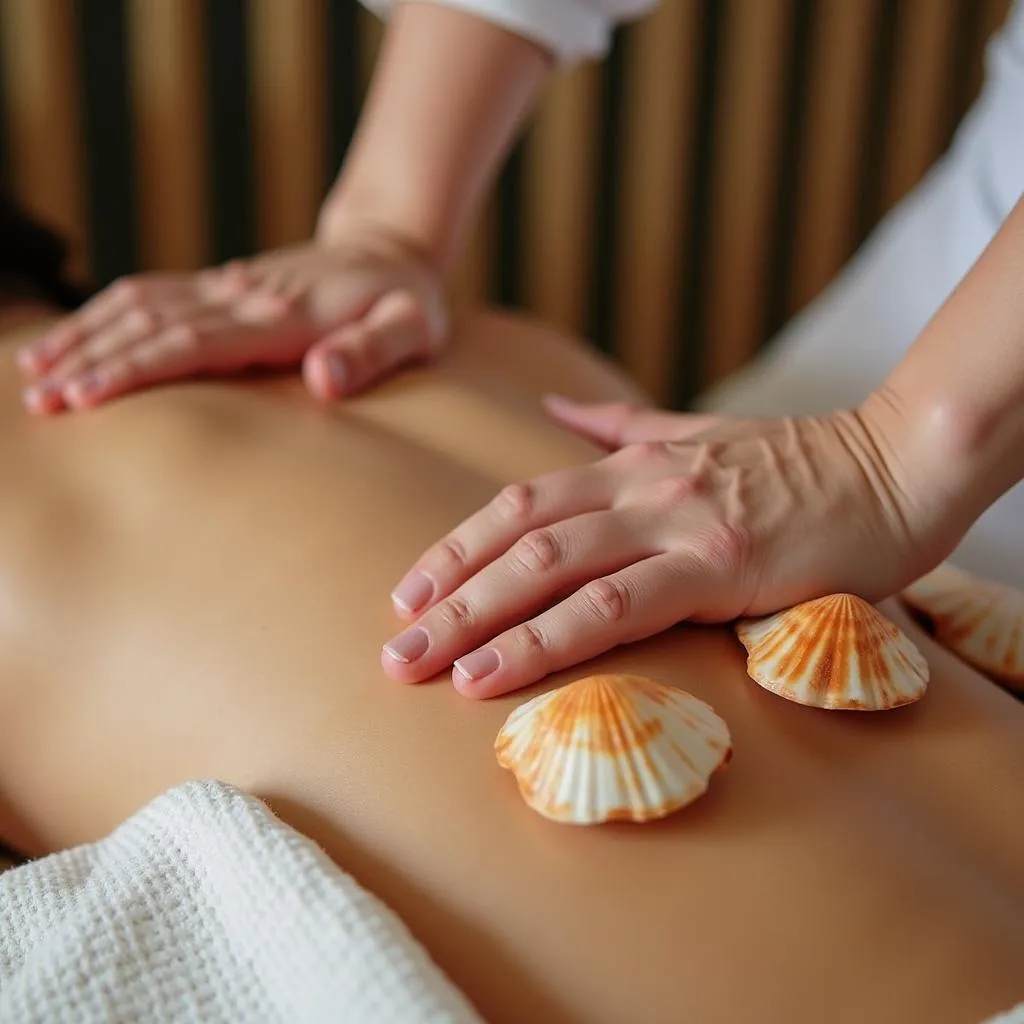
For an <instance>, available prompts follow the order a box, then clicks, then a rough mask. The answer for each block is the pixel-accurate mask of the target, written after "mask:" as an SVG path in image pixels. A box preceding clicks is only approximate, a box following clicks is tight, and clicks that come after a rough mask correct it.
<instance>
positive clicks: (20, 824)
mask: <svg viewBox="0 0 1024 1024" xmlns="http://www.w3.org/2000/svg"><path fill="white" fill-rule="evenodd" d="M549 388H551V389H555V388H557V389H561V390H563V391H565V392H568V393H570V394H574V395H575V396H576V397H579V398H581V399H610V398H617V397H622V396H628V395H629V391H628V388H627V387H626V386H625V385H624V384H623V383H622V382H621V381H620V380H618V379H617V378H616V377H615V376H614V375H613V374H612V373H611V372H610V371H609V370H607V369H606V368H604V367H602V366H600V365H598V364H597V363H596V362H594V361H593V360H591V359H590V358H589V357H588V356H586V355H585V354H584V353H583V352H582V351H581V350H578V349H574V348H570V347H568V346H566V345H565V344H564V343H563V342H561V341H560V340H558V339H557V338H554V337H552V336H551V335H549V334H547V333H545V332H542V331H539V330H538V329H536V328H530V327H526V326H524V325H521V324H518V323H516V322H515V321H505V320H499V319H497V318H484V319H480V320H477V321H475V322H474V323H472V324H471V325H470V326H469V327H468V328H467V332H466V333H465V334H464V335H463V344H462V345H461V346H459V347H458V349H457V351H456V352H455V353H454V354H453V355H452V356H451V357H450V358H449V360H448V361H447V362H446V363H444V364H442V365H441V366H440V367H438V368H436V369H432V370H424V371H419V372H416V373H412V374H409V375H406V376H405V377H403V378H402V379H399V380H397V381H395V382H393V383H392V384H390V385H388V386H387V387H385V388H384V389H382V390H381V391H379V392H374V393H373V394H372V395H368V396H366V397H365V398H363V399H360V400H358V401H357V402H355V403H353V404H351V405H348V406H345V407H344V408H339V409H334V410H330V411H325V410H322V409H318V408H315V407H314V406H313V405H312V404H311V403H309V402H308V401H307V400H306V399H305V397H304V396H303V394H302V392H301V388H300V387H299V385H298V383H297V382H296V381H294V380H283V381H269V382H258V383H253V382H249V383H234V384H191V385H184V386H180V387H175V388H170V389H165V390H161V391H155V392H152V393H149V394H142V395H136V396H133V397H130V398H128V399H125V400H124V401H121V402H117V403H114V404H112V405H110V406H108V407H105V408H103V409H101V410H99V411H97V412H94V413H90V414H88V415H84V416H74V417H64V418H61V419H58V420H55V421H51V422H37V421H31V420H29V419H28V418H26V417H25V416H23V415H22V414H21V412H20V410H19V409H18V407H17V402H16V398H17V393H16V381H15V376H14V374H13V371H12V370H10V369H8V368H7V366H6V365H5V366H4V368H3V370H2V372H0V459H2V465H3V473H4V476H3V485H2V486H3V488H4V496H3V501H2V502H0V634H2V635H0V639H2V643H3V647H2V649H3V652H4V653H3V658H2V661H0V836H2V837H3V838H5V839H8V840H10V841H13V842H14V843H15V844H17V845H20V846H21V847H22V848H23V849H25V850H26V851H28V852H33V853H36V852H45V851H49V850H53V849H57V848H60V847H63V846H66V845H69V844H72V843H76V842H80V841H83V840H88V839H91V838H95V837H97V836H99V835H101V834H103V833H104V832H105V831H107V830H109V829H110V828H111V827H113V826H114V825H115V824H116V823H117V822H119V821H120V820H122V819H123V818H124V817H125V816H126V815H128V814H129V813H131V812H132V811H133V810H134V809H136V808H137V807H139V806H140V805H141V804H142V803H143V802H145V801H146V800H148V799H149V798H150V797H152V796H154V795H155V794H156V793H158V792H160V791H161V790H163V789H165V788H167V787H168V786H170V785H172V784H174V783H176V782H179V781H182V780H185V779H189V778H198V777H216V778H220V779H223V780H225V781H229V782H233V783H235V784H237V785H239V786H241V787H242V788H244V789H247V790H249V791H251V792H254V793H255V794H257V795H258V796H261V797H263V798H264V799H266V800H268V801H269V802H270V803H271V805H272V806H273V807H274V809H275V810H276V811H277V812H278V813H279V814H281V815H282V817H284V818H285V819H286V820H288V821H289V822H290V823H291V824H293V825H295V826H296V827H297V828H299V829H300V830H301V831H303V832H305V833H307V834H308V835H310V836H312V837H313V838H314V839H316V840H317V841H318V842H320V843H321V844H322V845H323V846H324V847H325V848H326V849H327V851H328V853H329V854H330V855H331V856H332V857H334V859H335V860H337V862H338V863H339V864H340V865H341V866H342V867H344V868H345V869H346V870H349V871H351V872H352V873H353V874H355V875H356V877H357V878H359V879H360V880H361V881H363V882H364V884H366V885H368V886H369V887H370V888H371V889H373V890H374V891H375V892H377V893H378V894H379V895H380V896H381V897H382V898H383V899H384V900H385V901H386V902H388V903H389V904H390V905H391V906H392V907H393V908H394V909H395V910H396V911H397V912H398V913H399V914H400V915H401V916H402V917H403V919H404V920H405V921H406V923H407V924H408V925H409V926H410V927H411V928H412V930H413V931H414V933H415V934H416V935H417V936H418V937H419V938H420V939H421V940H422V941H423V942H424V943H425V944H426V945H427V947H428V949H429V950H430V951H431V953H432V954H433V955H434V957H435V958H436V959H437V960H438V962H439V963H440V964H441V966H442V967H443V968H444V969H445V970H446V971H447V972H448V973H449V975H450V976H451V977H452V978H453V979H454V981H455V982H456V983H457V984H458V985H459V986H460V987H461V988H462V989H463V990H464V991H465V992H466V993H467V994H468V995H469V996H470V998H471V999H472V1000H473V1001H474V1002H475V1003H476V1004H477V1006H478V1007H479V1009H480V1010H481V1012H482V1013H483V1015H484V1016H485V1017H486V1018H487V1019H489V1020H492V1021H503V1020H508V1021H524V1020H529V1021H548V1020H551V1021H558V1020H581V1021H588V1022H589V1021H609V1022H622V1021H630V1022H632V1021H638V1022H640V1021H662V1020H664V1021H670V1020H671V1021H679V1020H692V1021H701V1022H703V1021H720V1020H721V1021H726V1020H728V1021H741V1020H758V1021H764V1022H770V1021H786V1022H803V1021H807V1022H811V1021H813V1022H818V1021H821V1020H828V1021H830V1022H835V1024H842V1022H847V1021H849V1022H851V1024H852V1022H858V1024H859V1022H862V1021H865V1020H872V1021H876V1020H878V1021H880V1020H890V1019H891V1020H893V1021H916V1020H921V1021H924V1020H927V1021H929V1022H943V1021H949V1022H951V1024H953V1022H964V1024H967V1022H972V1021H980V1020H981V1019H982V1018H983V1017H984V1016H986V1015H988V1014H991V1013H994V1012H995V1011H997V1010H999V1009H1001V1008H1005V1007H1006V1006H1007V1005H1010V1004H1012V1003H1013V1002H1015V1001H1016V1000H1018V999H1020V998H1024V971H1022V970H1021V964H1024V813H1022V804H1024V799H1022V797H1021V795H1020V794H1021V792H1022V785H1024V708H1021V707H1020V706H1019V705H1017V704H1016V703H1015V702H1014V701H1012V700H1011V699H1010V698H1009V697H1007V696H1006V695H1005V694H1003V693H1001V692H1000V691H998V690H997V689H996V688H995V687H993V686H991V685H990V684H988V683H987V682H985V681H983V680H981V679H980V678H979V677H977V676H976V675H974V674H973V673H971V672H969V671H967V670H966V669H965V668H963V666H961V665H959V664H958V663H957V662H955V661H954V660H953V659H952V658H950V657H949V656H947V655H946V654H944V653H943V652H942V651H940V650H938V649H937V648H936V647H935V646H934V645H933V644H931V643H930V641H928V639H927V638H926V637H923V636H922V635H921V634H920V633H919V632H918V631H916V630H914V628H913V627H912V626H911V625H910V624H909V623H905V620H903V619H902V618H901V619H900V621H901V623H903V624H904V625H905V627H906V628H907V629H908V631H909V632H911V635H912V636H913V638H914V640H915V641H916V642H917V643H918V644H919V646H920V647H921V649H922V650H923V651H924V652H925V654H926V656H927V657H928V659H929V661H930V662H931V665H932V672H933V683H932V686H931V689H930V691H929V693H928V694H927V696H926V698H925V699H924V701H923V702H922V703H921V704H920V705H918V706H915V707H911V708H907V709H902V710H900V711H898V712H893V713H890V714H885V715H845V714H838V713H824V712H815V711H811V710H809V709H805V708H800V707H797V706H794V705H790V704H787V703H786V702H784V701H781V700H779V699H778V698H776V697H773V696H772V695H770V694H768V693H765V692H764V691H762V690H760V689H759V688H757V687H756V686H755V685H754V684H752V683H751V682H750V680H749V679H747V678H746V675H745V672H744V661H743V653H742V649H741V648H740V647H739V645H738V644H737V643H736V641H735V640H734V638H733V637H732V635H731V632H730V631H729V630H728V629H691V628H680V629H678V630H675V631H673V632H671V633H668V634H665V635H663V636H661V637H658V638H656V639H654V640H651V641H648V642H644V643H642V644H637V645H634V646H632V647H630V648H625V649H621V650H619V651H617V652H615V653H614V654H612V655H609V656H607V657H603V658H600V659H597V660H596V661H595V662H593V663H592V664H589V665H587V666H582V667H580V668H578V669H577V670H575V671H574V672H572V673H567V674H564V675H562V676H560V677H557V678H552V679H550V680H549V681H548V682H547V683H546V684H545V685H547V686H551V685H555V684H557V683H558V682H560V681H563V680H564V679H567V678H572V677H576V676H579V675H582V674H585V673H588V672H590V671H595V670H598V669H600V670H604V669H608V668H616V669H622V670H627V671H630V672H639V673H643V674H648V675H651V676H654V677H656V678H658V679H661V680H663V681H664V682H666V683H669V684H672V685H678V686H681V687H683V688H685V689H687V690H689V691H691V692H693V693H694V694H696V695H697V696H699V697H701V698H702V699H704V700H706V701H708V702H709V703H711V704H712V705H713V706H714V707H715V708H716V710H718V712H719V713H720V714H721V715H722V716H723V717H724V718H725V719H726V721H727V722H728V723H729V726H730V728H731V730H732V733H733V737H734V741H735V757H734V759H733V762H732V764H731V765H730V767H729V768H728V770H727V772H726V773H725V774H723V775H722V776H721V777H718V778H716V780H715V782H714V784H713V787H712V791H711V792H710V794H709V795H708V796H707V797H705V798H704V799H703V800H701V801H700V802H699V803H698V804H696V805H694V806H693V807H691V808H689V809H687V810H685V811H683V812H681V813H679V814H677V815H675V816H673V817H671V818H669V819H667V820H666V821H664V822H662V823H660V824H657V825H651V826H643V827H628V826H614V827H606V828H600V829H574V828H570V827H564V826H557V825H553V824H551V823H549V822H546V821H544V820H542V819H540V818H539V817H537V816H536V815H534V814H533V813H532V812H530V811H529V810H528V809H527V808H526V807H525V806H524V804H523V803H522V802H521V801H520V799H519V797H518V795H517V793H516V789H515V785H514V783H513V781H512V779H511V778H510V777H509V776H508V775H507V774H506V773H504V772H502V771H501V769H499V768H498V766H497V764H496V763H495V760H494V757H493V752H492V744H493V740H494V737H495V734H496V733H497V731H498V728H499V727H500V725H501V723H502V721H503V720H504V718H505V716H506V715H507V714H508V712H509V711H510V710H511V708H513V707H514V706H516V705H517V704H518V703H520V702H521V701H522V700H523V699H525V697H526V696H528V695H529V694H516V695H512V696H510V697H507V698H503V699H500V700H495V701H491V702H487V703H475V702H472V701H469V700H466V699H464V698H462V697H460V696H458V695H457V694H456V693H455V692H454V691H453V689H452V688H451V686H450V685H449V684H448V683H447V681H446V680H440V681H437V682H434V683H430V684H426V685H423V686H420V687H414V688H406V687H401V686H399V685H397V684H395V683H393V682H391V681H389V680H388V679H387V678H386V677H385V676H384V675H383V673H382V672H381V670H380V667H379V650H380V645H381V643H383V641H384V640H386V639H387V638H388V637H389V636H390V635H391V634H392V633H393V632H394V629H395V626H396V623H395V621H394V620H393V618H392V616H391V612H390V608H389V602H388V600H387V593H388V590H389V588H390V587H391V586H392V585H393V584H394V582H396V581H397V580H398V578H399V577H400V575H401V573H402V572H403V571H404V570H405V569H406V568H407V567H408V565H409V564H410V563H411V561H412V560H413V559H414V558H415V557H416V556H417V555H418V554H419V553H420V551H421V550H422V549H423V548H424V547H425V546H426V545H427V544H429V543H430V542H432V541H433V540H435V539H436V538H437V537H438V536H440V535H441V534H442V533H443V532H444V531H446V530H447V529H449V528H450V527H451V526H452V525H453V524H454V523H455V522H457V521H458V520H460V519H461V518H463V517H464V516H465V515H467V514H468V513H470V512H472V511H474V510H475V509H476V508H477V507H479V506H480V505H481V504H482V503H484V502H485V501H486V500H488V498H490V497H491V496H492V494H493V492H494V490H495V489H496V487H498V486H500V485H501V484H503V483H506V482H510V481H512V480H515V479H521V478H523V477H527V476H531V475H534V474H536V473H538V472H543V471H545V470H547V469H552V468H556V467H558V466H561V465H568V464H571V463H574V462H579V461H581V460H584V459H588V458H593V457H594V456H595V454H596V453H595V452H594V451H593V450H591V449H590V448H589V447H588V446H586V445H585V444H583V443H582V442H580V441H578V440H575V439H572V438H568V437H566V436H565V435H563V434H561V433H560V432H559V431H557V430H555V429H554V428H553V427H551V426H549V425H548V424H547V423H546V422H545V421H544V419H543V417H542V416H541V415H540V413H539V411H538V410H537V406H536V401H535V398H536V393H537V391H539V390H542V389H549ZM887 611H889V612H890V613H891V614H893V615H894V616H897V615H899V612H898V611H896V610H894V609H887ZM531 692H536V691H531Z"/></svg>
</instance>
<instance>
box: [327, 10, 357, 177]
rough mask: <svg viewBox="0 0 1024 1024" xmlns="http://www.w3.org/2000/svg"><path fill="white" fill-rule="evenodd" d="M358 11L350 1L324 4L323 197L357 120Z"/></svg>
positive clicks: (340, 162) (342, 157) (343, 157)
mask: <svg viewBox="0 0 1024 1024" xmlns="http://www.w3.org/2000/svg"><path fill="white" fill-rule="evenodd" d="M358 13H359V8H358V6H357V5H356V4H354V3H353V2H352V0H329V2H328V4H327V31H326V33H325V36H326V40H325V41H326V45H327V103H326V114H327V124H326V126H325V137H326V140H327V145H326V146H325V147H324V156H325V159H326V166H325V167H324V179H325V180H324V193H325V194H326V192H327V190H328V189H329V188H330V186H331V183H332V182H333V181H334V178H335V176H336V175H337V173H338V170H339V169H340V167H341V164H342V161H343V160H344V159H345V153H346V151H347V150H348V146H349V143H350V142H351V140H352V135H353V133H354V132H355V127H356V120H357V118H358V116H359V104H360V99H361V97H360V94H359V93H360V82H359V68H360V67H361V59H360V58H361V47H360V37H359V18H358Z"/></svg>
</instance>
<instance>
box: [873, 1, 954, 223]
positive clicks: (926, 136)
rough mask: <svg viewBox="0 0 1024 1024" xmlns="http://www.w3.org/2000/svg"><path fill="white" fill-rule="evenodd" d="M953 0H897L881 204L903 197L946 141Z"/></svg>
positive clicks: (949, 94)
mask: <svg viewBox="0 0 1024 1024" xmlns="http://www.w3.org/2000/svg"><path fill="white" fill-rule="evenodd" d="M956 8H957V0H903V3H902V4H901V5H900V7H899V12H900V16H899V22H898V29H897V31H898V42H897V55H896V69H895V76H894V79H893V88H892V110H891V111H890V116H889V126H888V135H889V138H888V146H887V148H886V154H887V156H886V164H887V166H886V168H885V176H884V178H883V181H884V187H883V203H884V207H885V209H888V208H889V207H890V206H892V205H893V204H894V203H896V202H898V201H899V200H900V199H902V198H903V196H904V195H906V194H907V192H909V191H910V189H912V188H913V187H914V185H916V184H917V182H918V181H919V180H920V179H921V176H922V175H923V174H924V172H925V171H926V170H928V168H929V167H930V166H931V164H932V163H933V162H934V161H935V159H936V157H937V156H938V155H939V153H940V152H941V150H942V148H943V145H944V144H945V142H946V138H945V135H946V129H947V125H948V117H947V113H948V109H949V99H950V96H951V93H952V90H951V89H950V75H951V74H952V73H953V71H954V70H955V69H954V68H953V62H952V56H953V29H954V27H955V26H956V13H957V11H956Z"/></svg>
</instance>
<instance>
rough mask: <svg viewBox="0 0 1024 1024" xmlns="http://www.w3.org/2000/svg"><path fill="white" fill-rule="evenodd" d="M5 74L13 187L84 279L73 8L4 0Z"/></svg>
mask: <svg viewBox="0 0 1024 1024" xmlns="http://www.w3.org/2000/svg"><path fill="white" fill-rule="evenodd" d="M0 19H2V26H0V37H2V40H3V50H2V53H0V74H2V75H3V78H4V93H5V95H6V97H7V103H8V109H7V125H8V131H9V139H10V144H11V148H12V151H13V152H12V161H11V163H12V176H13V187H14V189H15V192H16V193H17V195H18V197H19V199H21V201H22V202H23V203H24V204H25V205H26V207H28V208H29V209H31V210H32V211H33V212H34V213H36V214H37V215H38V216H39V217H41V218H43V219H44V220H46V221H47V222H48V223H49V224H51V225H52V226H53V227H54V228H56V229H57V230H59V231H60V232H62V233H63V234H64V235H65V236H66V237H67V238H68V241H69V242H70V244H71V246H72V252H73V255H72V262H71V267H70V269H71V271H72V272H73V273H76V274H80V275H82V274H85V273H86V272H87V269H88V261H87V255H86V254H87V251H88V250H87V244H88V243H87V230H86V216H85V198H84V197H85V188H84V184H83V183H84V180H85V175H84V163H85V161H84V156H83V149H82V135H81V127H80V125H79V121H78V107H77V97H78V88H77V64H76V60H75V42H74V40H75V35H74V24H73V9H72V4H71V0H0Z"/></svg>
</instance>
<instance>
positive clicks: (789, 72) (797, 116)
mask: <svg viewBox="0 0 1024 1024" xmlns="http://www.w3.org/2000/svg"><path fill="white" fill-rule="evenodd" d="M820 10H821V5H820V4H819V3H817V2H815V0H793V12H792V18H791V20H790V26H791V28H790V31H791V36H790V40H789V49H788V54H789V61H788V63H787V65H786V70H785V75H786V81H785V83H784V87H783V101H782V110H781V114H780V116H781V121H782V124H781V128H780V131H779V142H780V151H779V166H778V174H777V183H776V192H775V206H774V219H773V222H772V230H771V242H770V246H771V247H770V249H769V251H768V253H767V259H768V265H767V266H766V267H765V280H766V282H767V288H766V295H765V315H764V326H763V328H762V331H761V343H762V344H764V343H765V342H766V341H768V340H769V339H771V338H772V336H773V335H774V334H775V333H776V331H778V330H779V328H780V327H782V325H783V324H784V323H785V322H786V320H787V319H789V317H790V315H791V314H792V312H793V310H791V309H790V308H789V302H788V300H789V292H790V288H789V285H790V275H791V273H792V269H793V241H794V228H795V225H796V205H797V204H796V199H797V188H798V185H799V180H800V166H801V163H802V161H803V159H804V155H805V142H806V138H805V136H804V125H805V124H806V121H807V105H808V98H809V95H810V90H809V88H808V85H809V75H810V66H811V51H812V42H813V38H814V26H815V18H816V17H817V15H818V13H819V12H820Z"/></svg>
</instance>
